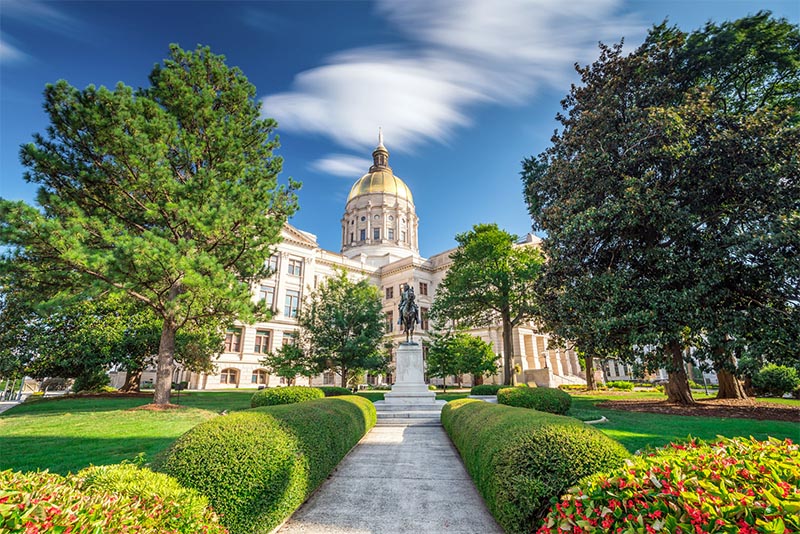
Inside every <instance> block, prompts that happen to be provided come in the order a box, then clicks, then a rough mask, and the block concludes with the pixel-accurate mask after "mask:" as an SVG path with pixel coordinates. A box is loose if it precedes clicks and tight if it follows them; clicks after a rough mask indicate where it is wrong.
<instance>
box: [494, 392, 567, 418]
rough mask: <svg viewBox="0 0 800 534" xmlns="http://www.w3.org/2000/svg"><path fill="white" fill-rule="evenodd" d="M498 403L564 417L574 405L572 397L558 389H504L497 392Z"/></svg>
mask: <svg viewBox="0 0 800 534" xmlns="http://www.w3.org/2000/svg"><path fill="white" fill-rule="evenodd" d="M497 402H498V404H506V405H508V406H516V407H517V408H532V409H534V410H539V411H540V412H549V413H554V414H558V415H564V414H565V413H567V412H568V411H569V407H570V406H571V405H572V397H570V396H569V393H566V392H564V391H561V390H560V389H557V388H503V389H501V390H500V391H498V392H497Z"/></svg>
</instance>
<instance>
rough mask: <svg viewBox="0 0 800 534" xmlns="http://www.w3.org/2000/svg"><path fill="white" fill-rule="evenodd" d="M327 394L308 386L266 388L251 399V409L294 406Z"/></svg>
mask: <svg viewBox="0 0 800 534" xmlns="http://www.w3.org/2000/svg"><path fill="white" fill-rule="evenodd" d="M348 393H349V392H348ZM324 396H325V393H324V392H323V391H322V390H321V389H320V388H310V387H306V386H287V387H283V388H266V389H261V390H258V391H256V392H255V393H254V394H253V396H252V397H251V398H250V407H251V408H258V407H259V406H276V405H278V404H294V403H296V402H304V401H309V400H314V399H321V398H323V397H324Z"/></svg>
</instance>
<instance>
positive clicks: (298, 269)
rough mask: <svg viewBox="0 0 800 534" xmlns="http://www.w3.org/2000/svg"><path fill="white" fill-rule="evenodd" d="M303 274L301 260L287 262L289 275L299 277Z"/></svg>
mask: <svg viewBox="0 0 800 534" xmlns="http://www.w3.org/2000/svg"><path fill="white" fill-rule="evenodd" d="M302 272H303V260H289V274H292V275H294V276H300V275H301V274H302Z"/></svg>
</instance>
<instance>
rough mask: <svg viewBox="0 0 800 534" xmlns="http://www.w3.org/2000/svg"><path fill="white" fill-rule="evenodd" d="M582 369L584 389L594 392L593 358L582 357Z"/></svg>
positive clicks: (588, 356)
mask: <svg viewBox="0 0 800 534" xmlns="http://www.w3.org/2000/svg"><path fill="white" fill-rule="evenodd" d="M583 367H584V369H585V370H586V389H588V390H589V391H595V390H596V389H597V384H596V383H595V381H594V357H592V356H590V355H588V354H587V355H586V356H584V357H583Z"/></svg>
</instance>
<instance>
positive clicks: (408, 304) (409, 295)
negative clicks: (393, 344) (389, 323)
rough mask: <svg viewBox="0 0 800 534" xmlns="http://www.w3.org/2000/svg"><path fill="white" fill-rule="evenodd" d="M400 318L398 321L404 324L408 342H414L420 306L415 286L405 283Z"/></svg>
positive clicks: (401, 297)
mask: <svg viewBox="0 0 800 534" xmlns="http://www.w3.org/2000/svg"><path fill="white" fill-rule="evenodd" d="M398 308H399V309H400V318H399V319H398V323H399V324H401V325H403V331H404V332H405V333H406V343H413V342H414V325H416V324H417V323H419V307H418V306H417V299H416V296H415V295H414V288H413V287H411V286H409V285H408V284H403V292H402V294H401V295H400V305H399V306H398Z"/></svg>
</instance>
